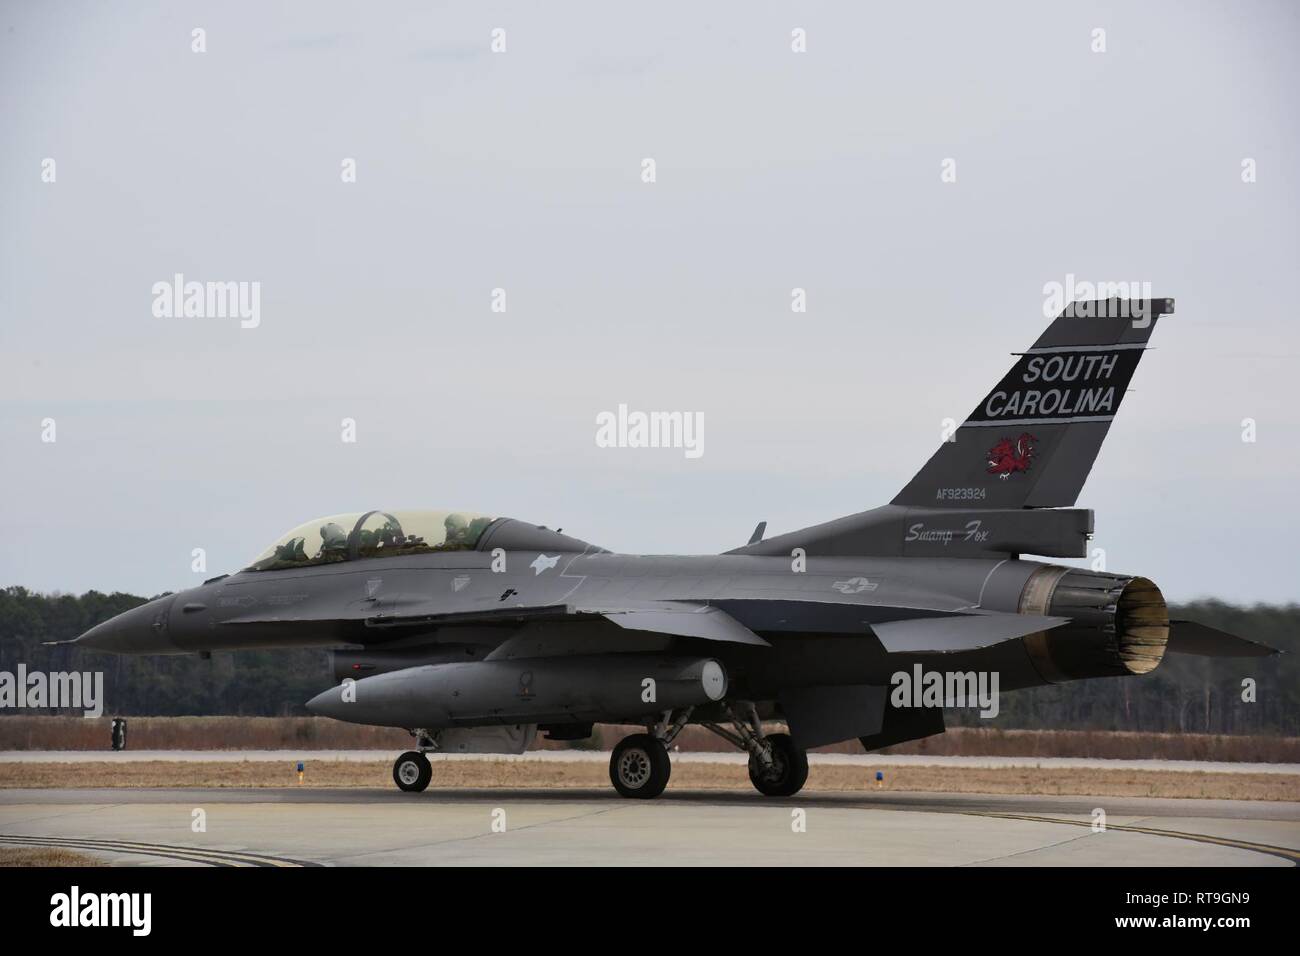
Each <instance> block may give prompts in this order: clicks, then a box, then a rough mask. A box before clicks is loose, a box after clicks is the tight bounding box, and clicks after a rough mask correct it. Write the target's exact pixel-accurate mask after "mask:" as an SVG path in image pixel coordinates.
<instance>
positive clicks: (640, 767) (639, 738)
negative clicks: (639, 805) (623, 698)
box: [609, 734, 673, 800]
mask: <svg viewBox="0 0 1300 956" xmlns="http://www.w3.org/2000/svg"><path fill="white" fill-rule="evenodd" d="M672 769H673V768H672V763H671V762H670V761H669V759H668V750H667V749H666V748H665V747H664V745H663V744H662V743H661V742H660V741H659V740H658V739H657V738H655V737H652V736H650V735H649V734H632V735H631V736H630V737H624V738H623V739H622V740H620V741H619V743H618V746H616V747H615V748H614V752H613V754H611V755H610V758H609V779H610V782H611V783H612V784H614V789H615V790H617V791H618V792H619V793H620V794H622V795H623V796H625V797H636V798H637V799H639V800H651V799H653V798H655V797H657V796H659V794H661V793H663V792H664V787H666V786H668V776H669V774H670V773H672Z"/></svg>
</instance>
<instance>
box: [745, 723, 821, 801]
mask: <svg viewBox="0 0 1300 956" xmlns="http://www.w3.org/2000/svg"><path fill="white" fill-rule="evenodd" d="M767 742H768V744H769V745H771V747H772V767H771V769H769V770H767V771H766V772H765V771H764V769H763V764H762V762H761V761H759V759H758V758H757V757H755V756H753V755H751V756H750V758H749V780H750V782H751V783H752V784H753V785H754V789H756V790H757V791H758V792H759V793H761V794H763V795H764V796H767V797H792V796H794V795H795V794H796V793H798V792H799V791H800V790H802V789H803V785H804V784H805V783H807V782H808V752H807V751H806V750H801V749H800V748H799V747H796V746H795V744H794V741H793V740H791V739H790V735H789V734H768V735H767Z"/></svg>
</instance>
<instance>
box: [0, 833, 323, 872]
mask: <svg viewBox="0 0 1300 956" xmlns="http://www.w3.org/2000/svg"><path fill="white" fill-rule="evenodd" d="M0 844H3V845H7V846H18V845H28V846H49V847H69V848H76V849H81V850H105V851H113V852H118V853H136V854H141V855H144V856H161V857H170V858H172V859H180V860H187V861H189V862H191V863H207V864H208V865H209V866H240V867H244V866H274V867H306V866H320V864H319V863H312V862H309V861H305V860H292V859H289V858H287V857H277V856H265V855H263V854H260V853H243V852H239V851H235V850H213V849H209V848H207V847H191V846H175V845H172V844H166V843H139V842H135V841H130V840H98V839H93V838H91V837H54V836H41V835H32V836H23V835H21V834H14V833H0Z"/></svg>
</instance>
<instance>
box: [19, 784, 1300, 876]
mask: <svg viewBox="0 0 1300 956" xmlns="http://www.w3.org/2000/svg"><path fill="white" fill-rule="evenodd" d="M1097 809H1101V810H1104V811H1105V825H1106V826H1105V829H1104V830H1103V831H1095V830H1094V827H1093V823H1094V811H1095V810H1097ZM195 811H202V814H201V817H202V820H203V823H204V825H205V828H206V829H205V831H204V832H194V830H193V829H192V827H193V824H194V821H195V819H196V818H197V817H199V816H200V814H196V812H195ZM800 824H802V828H801V827H800ZM4 844H9V845H13V844H28V845H55V844H57V845H62V846H68V847H72V848H75V849H78V850H79V851H81V852H87V853H90V854H92V855H94V856H97V857H100V858H102V859H104V860H106V861H108V862H111V863H113V864H115V865H124V866H133V865H141V864H155V865H177V866H280V867H294V866H301V865H312V866H314V865H327V866H386V865H458V866H499V865H515V866H518V865H523V866H530V865H553V866H566V865H606V866H659V865H713V864H724V865H790V864H796V865H833V866H844V865H847V866H890V865H892V866H897V865H908V866H1007V865H1011V866H1294V865H1296V863H1297V862H1300V803H1279V802H1255V801H1233V800H1158V799H1147V798H1132V797H1128V798H1119V797H1061V796H985V795H972V794H931V793H902V792H891V791H878V792H875V791H873V792H864V793H830V792H822V793H816V792H805V793H802V794H800V795H798V796H797V797H793V798H790V799H788V800H775V801H774V800H770V799H766V798H763V797H760V796H759V795H757V794H752V793H745V792H739V791H722V790H707V791H703V790H702V791H690V790H673V789H671V788H670V789H669V790H668V791H667V792H666V793H665V794H664V796H663V797H661V798H660V799H659V800H653V801H637V800H625V799H623V798H620V797H618V796H616V795H614V794H613V793H612V792H607V791H596V790H563V791H559V790H430V791H427V792H425V793H423V794H405V793H401V792H399V791H397V790H393V791H383V790H374V789H333V788H331V789H311V788H301V789H296V788H295V789H278V790H270V789H248V790H234V789H232V790H220V789H202V790H200V789H195V790H123V789H103V790H5V791H0V845H4Z"/></svg>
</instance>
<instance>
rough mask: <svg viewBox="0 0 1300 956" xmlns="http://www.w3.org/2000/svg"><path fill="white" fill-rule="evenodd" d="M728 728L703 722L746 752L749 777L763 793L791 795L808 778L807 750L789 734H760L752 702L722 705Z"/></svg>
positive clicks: (770, 795) (775, 795)
mask: <svg viewBox="0 0 1300 956" xmlns="http://www.w3.org/2000/svg"><path fill="white" fill-rule="evenodd" d="M726 713H727V716H728V717H730V718H731V729H727V728H726V727H723V726H721V725H720V724H713V723H706V724H704V726H705V727H707V728H708V729H709V730H711V731H713V732H714V733H715V734H717V735H718V736H719V737H721V738H722V739H723V740H726V741H728V742H730V743H732V744H735V745H736V746H737V747H739V748H740V749H741V750H746V751H748V752H749V781H750V783H752V784H753V785H754V789H755V790H757V791H758V792H759V793H761V794H763V795H764V796H767V797H792V796H794V795H795V794H796V793H798V792H799V791H800V790H802V789H803V785H804V784H805V783H807V782H808V752H807V751H806V750H803V749H802V748H800V747H798V746H796V745H795V742H794V740H792V739H791V737H790V735H789V734H764V733H763V722H762V721H761V720H759V717H758V708H756V707H755V706H754V705H753V704H752V703H743V704H736V705H734V706H733V705H730V704H728V705H727V706H726Z"/></svg>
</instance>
